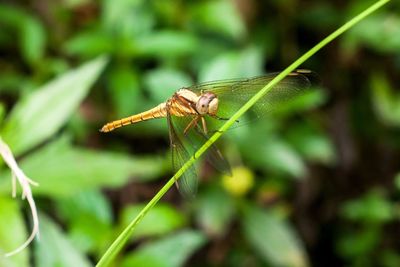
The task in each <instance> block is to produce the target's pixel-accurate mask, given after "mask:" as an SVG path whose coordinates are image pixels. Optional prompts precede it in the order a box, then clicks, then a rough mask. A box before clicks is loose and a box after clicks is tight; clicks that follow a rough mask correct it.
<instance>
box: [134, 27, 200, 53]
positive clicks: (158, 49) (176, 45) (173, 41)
mask: <svg viewBox="0 0 400 267" xmlns="http://www.w3.org/2000/svg"><path fill="white" fill-rule="evenodd" d="M198 46H199V44H198V41H197V39H196V38H195V36H194V35H192V34H190V33H187V32H178V31H159V32H154V33H151V34H149V35H145V36H142V37H140V38H138V39H137V40H136V43H135V48H136V49H137V51H136V52H137V53H138V54H139V55H142V56H153V57H167V58H176V57H180V56H185V55H190V54H192V53H194V52H195V51H196V49H198Z"/></svg>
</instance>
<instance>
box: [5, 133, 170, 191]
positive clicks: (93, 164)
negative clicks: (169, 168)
mask: <svg viewBox="0 0 400 267" xmlns="http://www.w3.org/2000/svg"><path fill="white" fill-rule="evenodd" d="M167 161H168V160H167ZM164 162H165V160H164V159H162V158H155V157H151V158H137V159H136V158H133V157H130V156H127V155H125V154H122V153H113V152H100V151H94V150H88V149H82V148H76V147H72V146H71V145H70V144H69V143H68V142H67V141H66V140H65V139H63V138H61V139H60V140H57V141H55V142H53V143H50V144H48V145H47V146H45V147H43V148H41V149H40V150H37V151H36V152H34V153H33V154H31V155H30V156H29V157H26V158H24V159H23V160H21V162H20V166H21V168H22V169H23V170H24V172H25V173H26V174H27V175H28V176H29V177H31V178H32V179H34V180H35V181H37V182H38V183H39V184H40V186H38V187H35V188H34V189H33V192H34V194H35V195H46V196H51V197H55V198H60V197H68V196H71V195H75V194H76V193H78V192H81V191H84V190H87V189H90V188H99V187H103V186H107V187H117V186H121V185H123V184H124V183H126V182H127V181H128V179H129V178H130V177H135V178H136V179H137V180H142V181H143V180H146V179H151V178H153V177H157V176H158V175H159V174H160V173H161V172H162V171H163V169H164V164H163V163H164ZM168 162H169V161H168ZM0 177H1V178H3V177H4V178H3V179H4V180H3V181H5V179H7V180H6V181H7V182H8V181H9V180H10V178H9V173H8V172H3V173H2V175H0ZM1 178H0V181H2V180H1ZM9 190H10V189H9V187H6V186H0V192H4V191H9Z"/></svg>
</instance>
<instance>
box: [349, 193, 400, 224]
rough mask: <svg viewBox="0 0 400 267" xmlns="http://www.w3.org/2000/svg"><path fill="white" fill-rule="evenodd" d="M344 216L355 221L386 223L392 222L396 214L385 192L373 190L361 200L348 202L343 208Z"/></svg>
mask: <svg viewBox="0 0 400 267" xmlns="http://www.w3.org/2000/svg"><path fill="white" fill-rule="evenodd" d="M342 215H343V216H344V217H345V218H347V219H349V220H353V221H360V222H365V223H384V222H388V221H390V220H392V219H393V218H394V215H395V213H394V207H393V205H392V203H391V202H390V201H389V200H388V199H386V198H385V195H384V192H383V191H381V190H379V189H373V190H371V191H370V192H368V193H367V194H365V195H364V196H362V197H361V198H359V199H354V200H351V201H349V202H347V203H346V204H345V205H344V206H343V208H342Z"/></svg>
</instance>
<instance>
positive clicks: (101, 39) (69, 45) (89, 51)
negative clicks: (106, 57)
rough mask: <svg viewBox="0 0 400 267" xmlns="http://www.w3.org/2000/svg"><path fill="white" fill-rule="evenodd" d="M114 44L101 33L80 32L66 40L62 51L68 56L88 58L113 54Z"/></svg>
mask: <svg viewBox="0 0 400 267" xmlns="http://www.w3.org/2000/svg"><path fill="white" fill-rule="evenodd" d="M114 46H115V43H114V42H113V41H112V39H111V38H110V37H109V36H107V35H105V34H104V33H103V32H100V31H99V32H97V31H90V32H82V33H79V34H77V35H75V36H74V37H73V38H71V39H70V40H68V42H66V43H65V45H64V47H63V48H64V50H65V52H66V53H67V54H69V55H79V56H82V57H86V58H90V57H94V56H98V55H101V54H106V53H107V54H108V53H112V52H114Z"/></svg>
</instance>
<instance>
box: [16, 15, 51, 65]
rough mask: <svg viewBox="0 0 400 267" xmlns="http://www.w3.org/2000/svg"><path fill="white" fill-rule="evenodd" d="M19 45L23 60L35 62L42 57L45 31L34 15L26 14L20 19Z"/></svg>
mask: <svg viewBox="0 0 400 267" xmlns="http://www.w3.org/2000/svg"><path fill="white" fill-rule="evenodd" d="M20 35H21V37H20V43H21V44H20V46H21V50H22V51H21V52H22V55H23V57H24V58H25V61H26V62H28V63H30V64H37V63H39V61H40V60H41V59H42V58H43V55H44V51H45V45H46V33H45V30H44V27H43V25H42V23H41V22H40V21H39V20H38V19H36V18H35V17H31V16H28V17H26V18H24V19H22V21H21V30H20Z"/></svg>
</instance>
